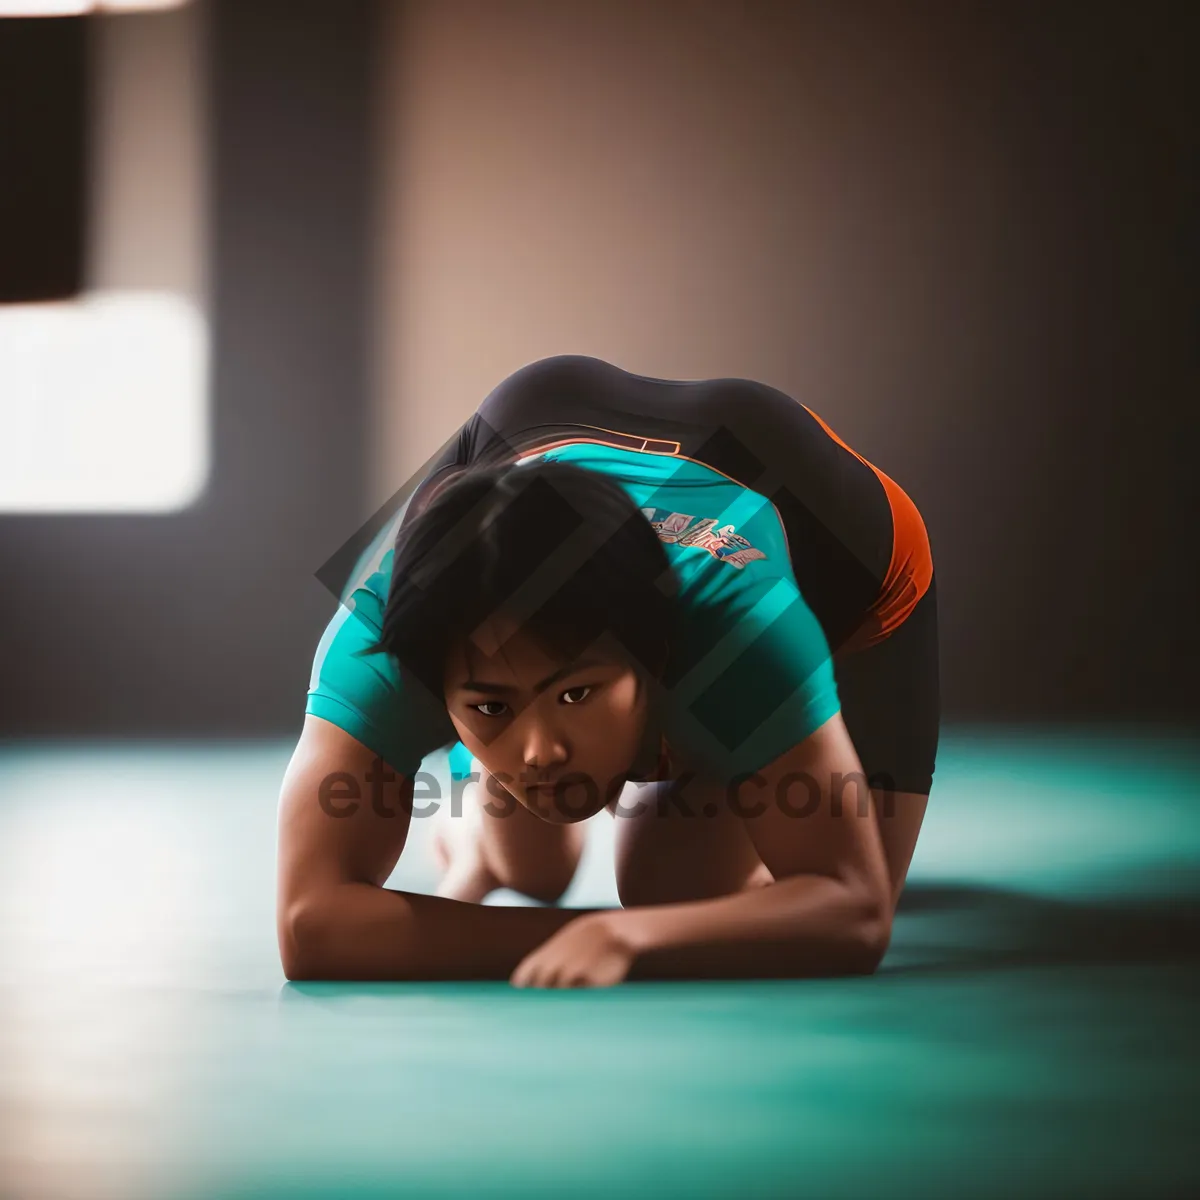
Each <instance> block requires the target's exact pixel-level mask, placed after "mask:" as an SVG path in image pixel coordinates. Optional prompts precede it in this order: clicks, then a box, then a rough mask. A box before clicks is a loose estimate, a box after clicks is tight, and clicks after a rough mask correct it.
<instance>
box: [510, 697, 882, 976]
mask: <svg viewBox="0 0 1200 1200" xmlns="http://www.w3.org/2000/svg"><path fill="white" fill-rule="evenodd" d="M855 772H858V773H859V778H860V779H861V778H862V775H861V772H862V767H861V765H860V763H859V760H858V755H857V753H856V752H855V750H854V746H853V743H852V742H851V740H850V736H849V733H848V732H847V730H846V726H845V723H844V722H843V720H842V717H841V714H840V713H838V714H835V715H834V716H833V717H831V718H830V719H829V720H828V721H826V722H825V724H824V725H822V726H821V727H820V728H819V729H817V730H816V731H815V732H814V733H813V734H811V735H810V736H809V737H807V738H806V739H805V740H804V741H803V742H801V743H799V744H798V745H796V746H794V747H793V748H792V749H791V750H789V751H787V752H786V753H785V754H783V755H781V756H780V757H779V758H778V759H776V760H775V761H774V762H773V763H771V764H770V765H769V766H768V767H765V768H764V769H763V770H762V771H761V772H759V777H758V778H757V779H755V780H751V781H749V782H748V783H746V784H744V785H743V786H742V788H741V789H740V793H739V795H738V796H737V797H736V799H735V800H734V802H736V803H738V804H739V805H740V806H741V808H740V811H743V812H747V813H749V812H753V813H754V815H746V816H745V817H743V820H744V821H745V825H746V829H747V831H748V832H749V834H750V837H751V839H752V840H753V842H754V846H755V848H756V850H757V851H758V854H759V856H760V857H761V858H762V860H763V862H764V863H765V864H766V865H767V867H768V868H769V869H770V871H771V873H772V875H773V876H774V878H775V882H773V883H771V884H768V885H767V886H765V887H759V888H752V889H750V890H747V891H741V892H736V893H734V894H732V895H728V896H721V897H718V898H716V899H712V900H699V901H691V902H688V903H683V904H663V905H655V906H651V907H645V908H632V909H627V910H624V911H618V912H603V913H597V914H595V915H593V916H589V917H588V918H586V920H584V921H581V922H579V924H578V925H577V926H575V927H572V928H571V929H568V930H565V931H563V933H561V934H559V935H558V936H557V937H555V938H553V939H551V941H550V942H549V943H548V944H547V945H546V946H544V947H540V948H539V949H538V950H536V951H535V952H534V953H533V954H532V955H530V957H529V958H528V959H527V960H526V961H525V962H523V963H522V964H521V966H520V967H519V968H518V970H517V973H516V975H515V976H514V982H515V983H520V984H543V985H544V984H547V983H550V984H561V983H572V982H576V983H578V982H582V983H592V982H615V979H613V978H612V976H613V974H614V970H613V967H612V963H613V959H614V955H615V956H616V959H617V961H618V962H622V963H624V965H626V966H627V967H628V968H629V970H630V972H631V974H632V975H633V977H634V978H639V977H640V978H671V977H691V978H697V977H701V978H703V977H709V978H712V977H718V978H720V977H747V976H750V977H754V976H757V977H767V976H800V975H842V974H862V973H869V972H871V971H873V970H874V969H875V968H876V966H877V965H878V964H879V962H880V960H881V959H882V957H883V955H884V952H885V951H886V949H887V945H888V941H889V938H890V936H891V916H892V904H891V891H892V889H891V884H890V880H889V876H888V870H887V863H886V860H885V857H884V853H883V846H882V843H881V841H880V837H879V830H878V826H877V823H876V820H875V814H874V809H873V804H872V801H871V795H870V791H869V790H868V789H867V787H866V781H865V779H863V780H862V784H861V790H860V788H859V787H856V786H855V785H854V784H853V783H849V784H847V786H846V787H845V791H844V794H841V795H839V792H840V788H839V781H840V780H841V779H842V778H844V777H846V776H850V775H852V774H853V773H855ZM799 773H803V775H802V776H801V777H800V778H797V775H798V774H799ZM789 776H791V780H790V784H791V786H790V787H789V786H788V784H789ZM807 780H811V781H812V782H811V784H807V783H806V781H807ZM709 786H711V785H709ZM810 789H811V790H810ZM712 798H713V799H714V800H717V801H718V802H720V803H730V802H731V801H730V799H729V798H727V796H726V792H725V790H724V789H721V790H720V795H719V796H713V797H712ZM689 801H690V802H691V803H693V804H694V803H695V800H694V799H692V797H691V796H689ZM700 803H701V804H702V803H703V800H702V799H701V801H700ZM759 810H761V811H759ZM597 963H599V964H602V965H601V966H600V967H598V968H597V967H596V966H594V964H597Z"/></svg>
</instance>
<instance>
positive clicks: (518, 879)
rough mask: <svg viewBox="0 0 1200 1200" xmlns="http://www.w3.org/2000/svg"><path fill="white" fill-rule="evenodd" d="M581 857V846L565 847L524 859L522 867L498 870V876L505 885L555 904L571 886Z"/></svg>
mask: <svg viewBox="0 0 1200 1200" xmlns="http://www.w3.org/2000/svg"><path fill="white" fill-rule="evenodd" d="M580 857H581V855H580V851H579V850H578V849H576V848H574V847H565V848H564V851H563V853H561V854H554V855H547V856H545V857H543V858H540V859H539V860H538V861H537V862H528V861H526V862H523V863H522V864H521V865H520V866H519V867H512V868H510V869H509V870H508V871H504V872H501V873H499V878H500V881H501V883H502V884H503V886H504V887H506V888H511V889H512V890H513V891H514V892H520V893H521V895H523V896H528V897H529V898H530V899H531V900H538V901H540V902H541V903H543V904H556V903H557V902H558V901H559V900H561V899H562V898H563V895H564V894H565V893H566V890H567V888H569V887H570V886H571V881H572V880H573V879H574V878H575V870H576V868H577V867H578V866H579V859H580Z"/></svg>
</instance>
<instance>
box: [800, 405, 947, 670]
mask: <svg viewBox="0 0 1200 1200" xmlns="http://www.w3.org/2000/svg"><path fill="white" fill-rule="evenodd" d="M800 407H801V408H803V409H804V411H805V412H807V413H808V414H809V416H811V417H812V418H813V420H814V421H816V422H817V424H818V425H820V426H821V428H822V429H823V430H825V432H826V433H827V434H829V436H830V437H831V438H833V440H834V441H835V442H837V444H838V445H839V446H841V447H842V449H844V450H849V451H850V453H851V454H853V455H854V457H855V458H857V459H858V461H859V462H861V463H863V464H865V465H866V466H868V467H870V468H871V470H872V471H874V472H875V474H876V476H877V477H878V479H879V482H880V483H881V484H883V490H884V492H885V493H886V495H887V498H888V505H889V506H890V508H891V510H892V558H891V561H890V562H889V563H888V569H887V574H886V575H885V576H884V580H883V585H882V586H881V587H880V589H879V595H878V596H877V597H876V598H875V602H874V603H873V604H872V605H871V607H870V609H868V611H867V615H866V617H865V618H864V619H863V623H862V624H861V625H860V626H859V627H858V629H857V630H856V631H855V632H854V633H853V634H852V635H851V637H850V639H849V640H848V641H847V642H846V643H845V644H844V645H843V646H841V647H840V648H839V650H838V654H846V653H850V652H853V651H855V650H865V649H866V648H867V647H868V646H873V645H875V644H876V642H881V641H883V639H884V638H885V637H887V636H888V635H889V634H891V633H894V632H895V631H896V630H897V629H898V628H899V627H900V626H901V625H902V624H903V623H904V620H905V618H906V617H907V616H908V614H909V613H911V612H912V610H913V609H914V608H916V606H917V601H918V600H920V598H921V597H922V596H923V595H925V593H926V592H927V591H928V590H929V583H930V581H931V580H932V579H933V555H932V554H931V552H930V549H929V534H928V532H927V531H926V529H925V522H924V521H923V520H922V519H921V514H920V513H919V512H918V511H917V506H916V505H915V504H914V503H913V502H912V500H911V499H910V498H909V496H908V493H907V492H905V491H904V489H903V488H902V487H901V486H900V485H899V484H898V483H896V481H895V480H894V479H890V478H889V477H888V476H887V475H885V474H884V473H883V472H882V471H881V470H880V469H879V468H878V467H877V466H876V465H875V464H874V463H872V462H868V461H867V460H866V459H865V458H863V456H862V455H861V454H859V452H858V451H857V450H855V449H854V448H853V447H852V446H847V445H846V443H845V442H843V441H842V439H841V438H840V437H838V435H837V434H836V433H834V432H833V430H832V429H830V428H829V426H828V425H826V424H825V422H824V421H823V420H821V418H820V417H819V416H817V414H816V413H815V412H813V410H812V409H811V408H809V407H808V405H807V404H802V405H801V406H800Z"/></svg>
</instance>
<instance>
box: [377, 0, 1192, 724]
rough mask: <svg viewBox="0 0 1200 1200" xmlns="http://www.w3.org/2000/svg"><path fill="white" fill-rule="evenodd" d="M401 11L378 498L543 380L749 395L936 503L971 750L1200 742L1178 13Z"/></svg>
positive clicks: (799, 7) (1187, 89)
mask: <svg viewBox="0 0 1200 1200" xmlns="http://www.w3.org/2000/svg"><path fill="white" fill-rule="evenodd" d="M388 13H389V29H388V32H387V35H386V39H385V43H384V45H385V52H386V55H387V57H388V69H387V72H386V89H385V93H384V101H383V103H384V109H383V112H384V116H383V135H382V136H383V160H382V165H381V172H382V174H381V181H382V184H381V187H382V190H381V194H380V207H381V211H382V213H383V218H382V222H381V229H380V236H381V243H380V253H379V266H380V272H379V283H378V286H379V304H378V307H377V311H376V321H377V327H376V337H377V344H378V347H379V353H378V357H377V370H378V377H377V386H376V392H375V396H376V405H377V412H376V425H377V432H378V436H377V437H376V438H375V439H374V440H373V445H374V448H375V458H374V463H373V471H372V481H371V490H372V498H373V501H375V502H379V501H382V500H383V499H384V498H385V497H386V496H388V495H389V494H390V493H391V492H392V491H394V490H395V489H396V488H397V487H399V486H400V485H401V484H402V483H403V482H404V481H405V479H406V478H407V476H408V475H409V474H410V473H411V472H413V471H415V470H416V469H417V468H418V467H419V466H420V464H421V463H422V462H423V461H424V460H425V458H426V457H427V456H428V455H429V454H431V453H432V452H433V451H434V450H435V449H436V448H437V447H438V446H439V445H440V444H441V443H442V442H443V441H444V440H445V439H446V438H447V437H448V436H449V435H450V434H451V433H452V432H453V431H454V428H455V427H456V426H457V424H458V423H459V422H461V421H462V420H464V419H465V418H466V416H467V415H468V414H469V413H470V412H471V410H472V409H473V408H474V407H475V406H476V405H477V404H478V402H479V401H480V400H481V399H482V398H483V396H484V395H486V393H487V392H488V391H489V390H490V388H491V387H492V386H494V385H495V383H497V382H498V381H499V380H500V379H501V378H503V377H504V376H505V375H506V374H508V373H509V372H510V371H512V370H514V369H516V368H517V367H519V366H520V365H522V364H523V363H525V362H528V361H530V360H532V359H535V358H539V357H542V356H544V355H549V354H557V353H586V354H594V355H598V356H600V357H603V358H607V359H609V360H611V361H613V362H616V363H617V364H618V365H621V366H624V367H626V368H627V369H630V370H632V371H636V372H639V373H643V374H649V375H658V376H666V377H677V378H699V377H709V376H717V375H743V376H749V377H752V378H756V379H760V380H763V381H765V382H768V383H770V384H773V385H775V386H776V387H779V388H781V389H783V390H784V391H786V392H789V393H790V394H792V395H793V396H795V397H797V398H798V399H800V400H802V401H803V402H804V403H806V404H808V405H809V406H810V407H812V408H813V409H815V410H816V411H817V412H819V413H820V414H821V415H822V416H823V417H824V418H825V419H826V420H827V421H829V422H830V424H832V426H833V427H834V428H835V429H836V430H837V431H838V432H839V433H840V434H841V435H842V436H843V437H845V438H846V439H847V440H848V441H849V442H850V443H851V444H852V445H853V446H854V447H855V448H856V449H858V450H859V451H860V452H861V453H863V454H865V455H866V456H867V457H868V458H870V459H871V460H872V461H874V462H875V463H877V464H878V465H879V466H880V467H882V468H883V469H884V470H886V471H887V472H888V473H889V474H891V475H892V476H893V477H894V478H895V479H896V480H897V481H898V482H899V483H900V484H901V485H902V486H903V487H904V488H905V489H906V490H908V491H909V493H910V494H911V495H912V496H913V498H914V499H915V500H916V502H917V504H918V506H919V507H920V508H921V510H922V512H923V514H924V516H925V519H926V524H927V526H928V528H929V532H930V537H931V540H932V543H933V548H934V557H935V564H936V567H937V571H938V576H939V602H940V605H941V620H942V630H943V633H942V674H943V694H944V705H945V713H946V716H947V717H948V718H951V719H969V718H993V719H1014V720H1021V719H1039V718H1050V717H1053V718H1058V719H1083V720H1086V719H1092V718H1109V717H1111V718H1120V719H1129V720H1139V719H1149V720H1156V719H1157V720H1166V721H1183V720H1190V719H1193V718H1195V717H1196V716H1197V715H1198V713H1200V704H1198V702H1197V696H1196V691H1195V689H1194V688H1193V687H1192V686H1191V684H1190V681H1189V680H1188V678H1187V672H1185V671H1183V670H1181V665H1182V664H1185V663H1187V662H1189V661H1190V662H1191V663H1192V664H1195V662H1196V650H1197V633H1196V630H1195V623H1194V621H1193V620H1192V617H1191V604H1190V596H1191V584H1190V582H1189V580H1190V578H1191V574H1192V568H1191V566H1190V562H1189V559H1190V552H1191V546H1192V545H1194V542H1195V518H1196V513H1197V505H1196V485H1195V483H1194V476H1193V469H1192V465H1191V461H1190V454H1191V450H1190V443H1189V442H1188V441H1187V440H1186V439H1185V438H1184V436H1183V433H1184V425H1185V422H1187V423H1188V427H1189V428H1192V427H1193V425H1192V422H1193V418H1192V417H1191V415H1190V410H1191V409H1192V407H1193V406H1194V400H1195V396H1196V386H1195V385H1196V383H1197V371H1196V354H1195V348H1194V339H1193V335H1192V329H1191V317H1190V315H1189V314H1190V312H1191V309H1192V306H1191V304H1190V300H1191V297H1192V294H1193V288H1192V284H1191V279H1192V278H1193V276H1194V265H1192V266H1191V267H1189V266H1188V265H1187V264H1186V263H1185V261H1184V260H1183V257H1182V245H1183V244H1184V229H1185V222H1186V221H1189V220H1190V218H1191V199H1192V197H1193V196H1194V191H1191V192H1189V186H1188V180H1189V178H1193V177H1192V176H1191V175H1190V174H1189V166H1188V164H1189V162H1190V161H1191V160H1190V151H1191V149H1192V145H1193V138H1192V134H1191V129H1190V118H1189V117H1188V116H1187V115H1186V114H1187V113H1188V112H1189V111H1191V110H1192V109H1193V108H1194V105H1193V104H1191V103H1190V102H1191V100H1192V99H1193V96H1192V92H1193V91H1194V89H1193V88H1192V86H1191V85H1190V84H1189V83H1188V82H1187V67H1186V64H1185V56H1184V52H1183V49H1182V47H1183V45H1184V39H1183V38H1181V37H1179V36H1178V34H1179V27H1180V24H1181V20H1182V16H1183V9H1182V7H1181V6H1168V5H1163V4H1150V5H1146V6H1139V7H1138V8H1137V9H1136V11H1135V10H1132V9H1130V8H1129V7H1128V6H1126V5H1121V6H1117V5H1113V4H1093V5H1068V4H1062V5H1058V6H1021V5H1004V6H984V5H962V4H941V5H931V4H920V3H913V4H905V5H896V4H885V3H877V4H867V3H862V4H854V5H847V4H841V3H833V2H828V3H795V4H787V5H782V4H776V3H770V2H758V3H753V2H751V3H741V4H731V3H728V2H725V0H686V2H681V0H658V2H657V3H655V4H643V3H635V2H632V0H574V2H572V3H554V2H552V0H506V2H505V3H503V4H496V3H491V2H489V0H413V2H410V3H406V4H395V5H392V6H390V8H389V9H388Z"/></svg>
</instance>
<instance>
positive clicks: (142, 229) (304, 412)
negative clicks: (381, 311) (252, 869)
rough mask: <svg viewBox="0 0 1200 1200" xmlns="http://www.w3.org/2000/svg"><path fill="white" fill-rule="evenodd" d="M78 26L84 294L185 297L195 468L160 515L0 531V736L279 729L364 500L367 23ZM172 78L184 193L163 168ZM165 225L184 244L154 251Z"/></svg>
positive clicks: (256, 19)
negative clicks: (190, 87) (97, 67)
mask: <svg viewBox="0 0 1200 1200" xmlns="http://www.w3.org/2000/svg"><path fill="white" fill-rule="evenodd" d="M91 33H92V35H93V39H92V40H93V47H94V50H95V52H96V53H97V55H98V56H99V60H100V63H101V66H102V67H104V68H106V71H107V74H106V75H105V72H102V73H101V74H102V76H105V77H107V79H108V81H109V86H110V88H111V91H110V92H109V93H107V94H106V95H103V96H101V97H98V99H97V105H96V114H97V120H98V121H99V122H100V126H101V128H102V130H107V133H106V134H105V137H107V139H108V142H109V143H111V145H110V150H111V154H110V156H109V157H108V158H107V160H106V161H105V162H103V163H101V164H99V165H98V166H97V175H96V181H95V183H96V187H95V195H94V201H95V203H96V205H97V211H98V212H99V213H100V214H101V215H103V214H105V213H107V214H108V215H109V217H110V218H111V219H112V221H113V223H114V229H115V230H116V231H115V232H114V234H113V236H112V237H111V238H109V239H107V240H104V239H102V240H101V242H100V243H99V244H98V246H97V256H96V260H95V262H94V264H93V278H94V280H95V281H96V282H97V283H98V284H100V285H103V286H121V287H127V286H132V285H142V286H145V285H150V286H178V287H182V288H185V289H188V290H191V291H192V292H193V293H194V294H196V293H200V292H203V293H205V294H206V295H207V297H208V300H209V312H210V319H211V340H212V360H213V361H212V367H211V386H212V399H211V408H212V433H211V436H212V473H211V478H210V481H209V486H208V488H207V490H206V491H205V493H204V494H203V495H202V496H201V497H200V499H199V501H198V502H197V503H196V504H195V505H194V506H193V507H191V508H189V509H187V510H185V511H182V512H178V513H171V514H159V515H151V514H147V515H101V514H92V515H79V516H63V515H40V516H34V515H13V514H7V515H3V516H0V583H2V589H0V612H2V616H3V620H0V736H3V735H7V736H14V735H19V736H30V735H39V734H70V735H77V734H137V735H146V734H162V735H175V734H190V733H205V734H211V733H223V734H234V735H236V734H247V735H254V734H261V733H277V732H296V731H298V730H299V728H300V724H301V721H302V719H303V712H304V694H305V688H306V687H307V684H308V677H309V671H310V667H311V663H312V657H313V651H314V650H315V648H316V644H317V639H318V638H319V636H320V632H321V629H322V628H323V626H324V624H325V622H326V621H327V620H328V619H329V617H330V615H331V614H332V612H333V608H334V601H333V598H332V596H331V595H330V594H329V592H328V591H327V590H326V589H325V588H324V587H323V586H322V585H321V584H320V583H319V582H318V581H317V580H316V578H315V576H314V572H315V570H316V569H317V568H318V567H319V566H320V564H321V563H322V562H323V561H324V560H325V558H326V557H327V556H328V555H329V554H330V553H331V552H332V551H333V550H334V549H336V548H337V546H339V545H340V544H341V542H342V541H343V540H344V539H345V538H346V537H347V536H348V534H349V533H350V532H352V531H353V530H354V528H355V527H356V526H357V524H358V522H359V521H360V520H361V519H362V517H363V515H364V508H363V502H364V496H365V492H366V490H367V489H366V486H365V483H364V482H363V480H364V474H363V463H364V461H365V458H366V436H367V433H366V427H365V414H366V397H367V379H368V373H369V372H368V357H369V335H368V329H369V316H368V305H369V303H370V295H369V290H368V281H369V278H370V273H369V267H370V249H369V245H370V237H371V205H372V193H371V186H370V179H371V173H372V164H373V140H372V139H373V117H374V113H375V109H374V107H373V103H372V87H373V79H374V66H373V63H374V57H373V55H374V46H375V43H376V40H377V28H376V6H375V5H374V4H373V3H371V2H370V0H254V3H246V2H245V0H214V2H212V3H207V4H201V5H198V6H197V7H195V8H194V9H190V10H188V9H185V10H182V11H180V12H177V13H164V14H154V15H147V16H144V17H136V18H134V17H124V16H120V17H112V18H104V19H103V20H99V19H97V20H96V21H95V22H94V24H93V27H92V30H91ZM190 71H196V72H198V73H199V76H200V77H201V79H202V81H203V93H204V95H205V97H206V101H207V102H206V104H205V111H204V112H203V113H202V114H200V117H201V119H202V129H201V133H200V135H199V136H202V137H203V138H204V139H205V143H206V147H205V148H206V153H205V155H204V158H205V159H207V163H208V171H207V178H198V177H197V176H196V174H195V173H194V172H193V171H192V170H190V169H186V168H184V167H181V165H180V158H179V155H178V154H176V153H175V150H176V149H177V146H176V144H175V141H174V139H175V138H178V137H181V136H186V132H187V130H188V129H190V128H191V127H192V126H191V124H190V122H191V120H192V116H193V115H194V114H192V113H191V111H190V110H189V109H188V108H187V106H186V104H183V105H181V102H180V100H179V95H180V93H179V91H178V90H177V88H176V87H175V86H174V84H176V83H177V82H178V80H179V78H180V72H190ZM173 206H174V207H173ZM180 208H182V209H183V210H184V211H185V212H190V213H192V214H193V215H194V216H195V215H198V214H199V213H200V210H203V211H204V212H205V213H206V214H207V219H206V221H204V225H205V226H206V229H207V233H206V245H200V246H197V245H195V244H189V243H187V242H186V240H185V241H183V242H181V241H180V240H179V239H178V237H176V236H175V235H174V234H172V232H171V221H170V220H168V219H167V217H168V214H170V213H171V212H176V213H177V212H178V210H179V209H180ZM117 226H119V228H116V227H117Z"/></svg>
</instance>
